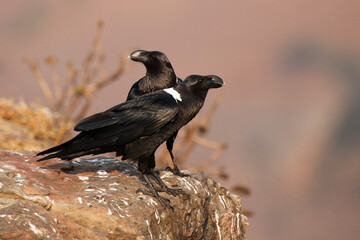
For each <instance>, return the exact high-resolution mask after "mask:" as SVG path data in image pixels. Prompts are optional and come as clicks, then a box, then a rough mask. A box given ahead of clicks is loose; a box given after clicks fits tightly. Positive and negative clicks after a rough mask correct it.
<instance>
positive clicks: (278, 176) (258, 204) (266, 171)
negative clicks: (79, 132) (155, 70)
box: [0, 0, 360, 240]
mask: <svg viewBox="0 0 360 240" xmlns="http://www.w3.org/2000/svg"><path fill="white" fill-rule="evenodd" d="M359 9H360V3H359V2H357V1H350V0H348V1H336V0H326V1H325V0H318V1H308V0H303V1H285V0H278V1H265V0H254V1H235V0H234V1H223V2H221V3H220V2H218V1H205V0H201V1H200V0H199V1H191V2H190V1H189V2H187V3H184V2H183V1H166V2H165V1H164V2H161V3H160V2H157V3H154V2H153V1H141V2H134V1H101V2H100V1H85V0H76V1H70V0H67V1H45V0H44V1H37V0H35V1H26V0H23V1H20V0H17V1H7V2H3V3H2V8H1V10H0V36H1V38H0V48H1V55H0V97H7V98H10V97H11V98H14V99H21V98H23V99H24V100H25V101H26V102H28V103H30V102H34V101H39V100H44V97H43V96H42V92H41V90H40V88H39V86H38V85H37V83H36V81H35V79H34V76H33V73H32V72H31V71H30V70H29V67H28V65H27V64H26V63H25V61H24V59H26V58H31V59H34V60H36V61H38V62H39V66H40V69H41V71H42V72H43V74H44V75H45V76H49V75H51V72H50V70H49V67H47V66H46V64H45V63H44V59H45V58H46V57H48V56H50V55H53V56H56V60H57V65H58V68H59V75H60V77H61V78H65V75H66V73H67V68H66V64H67V62H68V61H69V60H71V61H72V63H73V65H74V67H81V64H82V62H83V60H84V56H86V54H87V52H88V50H89V49H90V48H91V46H92V43H93V38H94V35H95V32H96V24H97V22H98V20H102V21H103V22H104V27H103V34H102V44H103V52H104V54H105V55H106V61H105V62H104V68H105V69H109V72H112V71H113V70H114V69H116V68H117V66H118V62H119V60H118V59H119V56H120V55H121V54H125V53H127V52H128V51H131V50H132V49H134V48H141V49H146V50H159V51H162V52H164V53H166V54H167V56H168V57H169V59H170V61H171V62H172V65H173V67H174V69H175V71H176V73H177V75H178V76H179V77H181V78H185V77H186V76H188V75H190V74H216V75H219V76H221V77H222V78H223V80H224V81H225V82H226V85H225V86H224V87H223V88H221V89H216V90H213V91H211V92H210V93H209V96H208V99H207V102H206V103H205V107H204V109H203V112H206V111H207V109H208V108H209V106H211V104H212V103H213V102H214V101H215V99H216V98H217V96H219V95H223V96H224V97H223V101H222V103H221V104H220V106H219V107H218V109H217V111H216V112H215V113H214V115H213V117H212V119H211V128H210V132H209V134H208V135H207V139H209V140H211V141H215V142H221V143H228V144H229V148H228V149H227V150H226V151H225V152H224V153H223V154H222V155H221V157H220V158H219V159H218V160H217V161H216V162H215V163H214V165H215V166H219V167H221V166H223V167H224V169H225V171H226V172H227V173H228V175H229V179H228V180H227V181H222V180H220V182H222V184H223V185H225V186H230V185H234V184H240V185H244V186H246V187H248V188H249V189H250V191H251V194H250V195H249V196H243V207H244V208H245V209H247V210H251V211H252V212H253V213H254V215H253V216H252V217H250V219H249V220H250V227H249V230H248V232H247V238H248V239H258V240H259V239H267V240H269V239H277V240H282V239H283V240H285V239H327V240H332V239H334V240H335V239H357V238H358V236H359V235H360V228H359V222H358V215H359V214H360V204H359V203H360V174H359V172H360V171H359V170H360V162H359V160H360V44H359V42H360V28H359V26H358V25H359V23H360V14H359ZM144 73H145V69H144V67H143V66H142V65H141V64H135V65H134V66H133V67H132V68H131V70H129V71H126V72H125V73H124V74H123V75H122V76H121V79H120V80H119V81H116V82H114V83H113V84H112V85H111V87H107V88H104V89H102V90H101V91H99V92H97V93H96V96H95V97H94V101H93V104H92V105H91V108H90V110H89V112H88V113H87V114H88V115H89V114H91V113H95V112H98V111H102V110H105V109H107V108H109V107H111V106H113V105H115V104H118V103H120V102H122V101H124V99H125V98H126V95H127V92H128V90H129V88H130V87H131V85H132V84H133V82H135V81H136V80H138V79H139V78H140V77H142V76H143V75H144ZM175 145H176V142H175ZM210 154H211V152H210V150H209V149H206V148H202V147H199V148H197V149H196V150H195V151H194V152H193V153H192V155H191V156H190V157H189V158H190V159H191V161H190V162H191V163H188V165H189V167H191V166H192V165H196V164H199V163H201V162H202V160H204V158H208V155H210Z"/></svg>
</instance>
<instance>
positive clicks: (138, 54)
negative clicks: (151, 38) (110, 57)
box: [129, 50, 149, 62]
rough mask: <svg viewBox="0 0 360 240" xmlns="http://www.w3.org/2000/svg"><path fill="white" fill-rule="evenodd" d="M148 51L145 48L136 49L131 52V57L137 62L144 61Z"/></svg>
mask: <svg viewBox="0 0 360 240" xmlns="http://www.w3.org/2000/svg"><path fill="white" fill-rule="evenodd" d="M148 53H149V52H148V51H145V50H136V51H135V52H132V53H131V54H130V56H129V57H130V59H131V60H133V61H135V62H144V61H145V60H146V59H147V56H148Z"/></svg>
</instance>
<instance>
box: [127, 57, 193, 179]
mask: <svg viewBox="0 0 360 240" xmlns="http://www.w3.org/2000/svg"><path fill="white" fill-rule="evenodd" d="M129 57H130V59H131V60H133V61H135V62H141V63H143V64H144V66H145V68H146V75H145V77H143V78H141V79H140V80H139V81H137V82H136V83H134V85H133V86H132V87H131V89H130V91H129V93H128V97H127V99H126V101H128V100H131V99H134V98H137V97H139V96H142V95H144V94H146V93H150V92H154V91H157V90H161V89H166V88H172V87H175V86H176V85H177V84H178V83H179V82H181V81H182V80H181V79H180V78H178V77H177V76H176V74H175V71H174V69H173V67H172V65H171V63H170V61H169V59H168V58H167V56H166V55H165V54H164V53H162V52H159V51H145V50H137V51H135V52H133V53H131V54H130V56H129ZM177 134H178V132H177V131H176V132H175V133H174V134H173V135H172V136H171V137H170V138H169V139H168V140H167V141H166V148H167V149H168V151H169V153H170V156H171V160H172V162H173V165H174V169H172V168H170V167H167V168H166V169H167V170H169V171H171V172H172V173H173V174H175V175H178V176H187V175H186V174H183V173H181V172H180V170H179V168H178V166H177V164H176V160H175V158H174V154H173V153H172V150H173V146H174V141H175V138H176V136H177Z"/></svg>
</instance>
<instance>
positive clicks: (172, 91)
mask: <svg viewBox="0 0 360 240" xmlns="http://www.w3.org/2000/svg"><path fill="white" fill-rule="evenodd" d="M164 91H165V92H167V93H168V94H170V95H171V96H172V97H173V98H174V99H175V100H176V101H180V102H181V101H182V99H181V96H180V93H179V92H178V91H176V90H175V89H174V88H165V89H164Z"/></svg>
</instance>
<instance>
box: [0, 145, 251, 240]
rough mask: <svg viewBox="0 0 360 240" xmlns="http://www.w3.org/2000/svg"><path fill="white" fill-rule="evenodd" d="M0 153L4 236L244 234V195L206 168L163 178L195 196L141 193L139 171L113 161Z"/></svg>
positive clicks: (165, 174) (0, 219) (207, 236)
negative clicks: (208, 173) (164, 201)
mask: <svg viewBox="0 0 360 240" xmlns="http://www.w3.org/2000/svg"><path fill="white" fill-rule="evenodd" d="M34 155H35V152H31V151H23V152H15V151H0V239H134V240H135V239H136V240H140V239H245V237H244V234H245V232H246V230H247V227H248V225H249V224H248V221H247V218H246V216H244V215H243V214H241V199H240V197H239V196H237V195H233V194H231V193H229V191H228V190H226V189H225V188H223V187H221V186H220V185H219V184H218V183H216V182H215V181H213V180H211V179H209V178H207V177H206V176H205V175H204V174H203V173H191V172H186V173H188V174H190V175H191V177H184V178H181V177H178V176H174V175H172V174H171V173H170V172H167V171H162V172H161V178H162V179H163V180H164V182H165V183H166V184H167V185H168V186H169V187H173V188H181V189H183V190H184V191H186V192H187V193H189V194H190V199H185V198H182V197H173V196H169V195H167V194H166V193H160V194H161V195H162V196H164V197H166V198H168V199H169V200H170V201H171V205H172V206H173V208H174V210H170V209H164V207H163V206H162V205H161V204H160V203H159V202H158V201H157V199H155V198H153V197H150V196H147V195H143V194H142V193H136V190H137V189H139V188H144V187H145V186H144V185H143V182H141V181H139V172H138V171H137V169H136V167H135V166H134V165H132V164H131V163H128V162H123V161H118V160H117V159H113V158H104V157H98V158H83V159H80V160H78V161H73V162H72V163H71V162H63V161H60V160H58V159H53V160H49V161H44V162H36V161H35V160H36V158H33V156H34Z"/></svg>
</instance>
